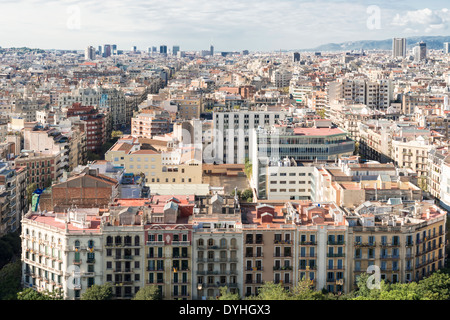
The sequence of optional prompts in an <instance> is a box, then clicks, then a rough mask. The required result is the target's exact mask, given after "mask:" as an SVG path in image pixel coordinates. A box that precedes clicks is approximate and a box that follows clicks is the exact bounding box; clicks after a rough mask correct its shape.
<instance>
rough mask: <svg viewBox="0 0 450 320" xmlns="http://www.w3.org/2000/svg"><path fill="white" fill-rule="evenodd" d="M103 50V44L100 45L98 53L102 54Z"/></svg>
mask: <svg viewBox="0 0 450 320" xmlns="http://www.w3.org/2000/svg"><path fill="white" fill-rule="evenodd" d="M102 52H103V50H102V46H98V55H99V56H102Z"/></svg>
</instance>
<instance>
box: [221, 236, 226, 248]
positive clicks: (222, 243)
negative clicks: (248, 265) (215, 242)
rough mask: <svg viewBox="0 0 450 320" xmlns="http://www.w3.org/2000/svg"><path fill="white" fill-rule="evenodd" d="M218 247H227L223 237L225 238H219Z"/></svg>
mask: <svg viewBox="0 0 450 320" xmlns="http://www.w3.org/2000/svg"><path fill="white" fill-rule="evenodd" d="M220 247H221V248H226V247H227V239H225V238H222V239H220Z"/></svg>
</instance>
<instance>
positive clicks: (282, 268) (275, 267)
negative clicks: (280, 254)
mask: <svg viewBox="0 0 450 320" xmlns="http://www.w3.org/2000/svg"><path fill="white" fill-rule="evenodd" d="M273 270H279V271H284V270H287V271H289V270H292V267H291V266H283V267H282V266H273Z"/></svg>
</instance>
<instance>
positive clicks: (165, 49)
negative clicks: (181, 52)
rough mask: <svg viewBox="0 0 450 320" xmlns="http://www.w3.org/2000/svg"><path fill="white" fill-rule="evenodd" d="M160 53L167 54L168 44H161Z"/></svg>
mask: <svg viewBox="0 0 450 320" xmlns="http://www.w3.org/2000/svg"><path fill="white" fill-rule="evenodd" d="M159 53H160V54H163V55H167V46H165V45H161V46H159Z"/></svg>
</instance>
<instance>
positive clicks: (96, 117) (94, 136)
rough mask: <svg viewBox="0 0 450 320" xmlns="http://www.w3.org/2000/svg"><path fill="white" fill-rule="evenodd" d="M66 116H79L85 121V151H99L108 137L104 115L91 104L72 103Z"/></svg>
mask: <svg viewBox="0 0 450 320" xmlns="http://www.w3.org/2000/svg"><path fill="white" fill-rule="evenodd" d="M67 117H68V118H71V117H79V118H80V120H83V121H85V123H86V146H87V151H90V152H99V151H100V150H101V147H102V146H103V144H104V143H105V142H106V140H107V138H108V136H107V128H106V127H107V123H106V121H107V117H106V115H105V114H104V113H102V112H100V111H99V109H96V108H95V107H93V106H83V105H82V104H81V103H74V104H72V106H70V107H69V108H68V109H67Z"/></svg>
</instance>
